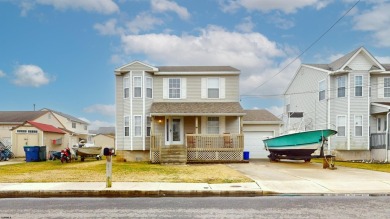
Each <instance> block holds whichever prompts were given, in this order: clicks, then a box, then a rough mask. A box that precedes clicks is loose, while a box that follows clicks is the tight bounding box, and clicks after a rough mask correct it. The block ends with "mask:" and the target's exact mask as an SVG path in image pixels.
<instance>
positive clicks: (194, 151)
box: [115, 61, 245, 163]
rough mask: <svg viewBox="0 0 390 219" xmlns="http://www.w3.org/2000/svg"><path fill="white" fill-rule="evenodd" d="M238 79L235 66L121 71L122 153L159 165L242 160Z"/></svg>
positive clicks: (119, 148)
mask: <svg viewBox="0 0 390 219" xmlns="http://www.w3.org/2000/svg"><path fill="white" fill-rule="evenodd" d="M239 75H240V71H239V70H237V69H235V68H233V67H230V66H162V67H153V66H150V65H147V64H144V63H142V62H139V61H135V62H132V63H129V64H127V65H124V66H122V67H120V68H118V69H116V70H115V77H116V91H115V96H116V138H115V139H116V147H117V152H118V153H119V155H120V156H122V157H123V158H124V159H126V160H150V161H151V162H154V163H158V162H161V163H164V162H173V163H176V162H180V163H183V162H184V163H185V162H197V161H239V160H242V159H243V149H244V139H243V134H242V126H243V119H242V117H243V116H244V115H245V112H244V110H243V109H242V107H241V105H240V103H239ZM175 150H177V151H176V152H177V154H178V155H177V156H176V157H175V156H174V155H171V154H169V153H171V152H173V151H175ZM176 152H174V153H176Z"/></svg>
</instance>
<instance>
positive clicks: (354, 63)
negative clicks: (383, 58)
mask: <svg viewBox="0 0 390 219" xmlns="http://www.w3.org/2000/svg"><path fill="white" fill-rule="evenodd" d="M370 59H371V58H369V57H367V56H366V55H365V53H362V52H360V53H359V54H358V55H356V56H355V58H354V59H352V60H351V62H350V63H348V66H349V67H350V68H351V69H353V70H366V71H367V70H369V69H370V68H371V66H372V65H374V64H375V63H372V61H371V60H370Z"/></svg>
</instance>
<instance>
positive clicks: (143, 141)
mask: <svg viewBox="0 0 390 219" xmlns="http://www.w3.org/2000/svg"><path fill="white" fill-rule="evenodd" d="M141 80H142V82H141V84H142V88H141V95H142V114H143V116H142V125H141V127H142V130H141V133H142V149H143V151H145V138H146V133H145V124H146V123H145V121H146V112H145V97H146V92H144V91H145V87H146V86H145V81H146V80H145V71H142V79H141ZM149 150H150V149H149Z"/></svg>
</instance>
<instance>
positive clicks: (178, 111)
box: [150, 102, 245, 116]
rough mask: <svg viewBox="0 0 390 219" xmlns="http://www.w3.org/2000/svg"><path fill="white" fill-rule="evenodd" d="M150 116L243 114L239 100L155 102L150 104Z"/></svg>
mask: <svg viewBox="0 0 390 219" xmlns="http://www.w3.org/2000/svg"><path fill="white" fill-rule="evenodd" d="M150 112H151V115H152V116H166V115H177V116H178V115H187V116H189V115H193V116H201V115H216V116H244V115H245V112H244V110H243V109H242V107H241V105H240V103H239V102H184V103H182V102H171V103H168V102H156V103H153V104H152V108H151V111H150Z"/></svg>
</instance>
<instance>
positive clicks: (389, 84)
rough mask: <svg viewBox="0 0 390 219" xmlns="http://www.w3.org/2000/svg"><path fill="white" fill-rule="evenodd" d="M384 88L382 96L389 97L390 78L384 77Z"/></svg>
mask: <svg viewBox="0 0 390 219" xmlns="http://www.w3.org/2000/svg"><path fill="white" fill-rule="evenodd" d="M383 87H384V90H383V95H384V97H390V78H384V85H383Z"/></svg>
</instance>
